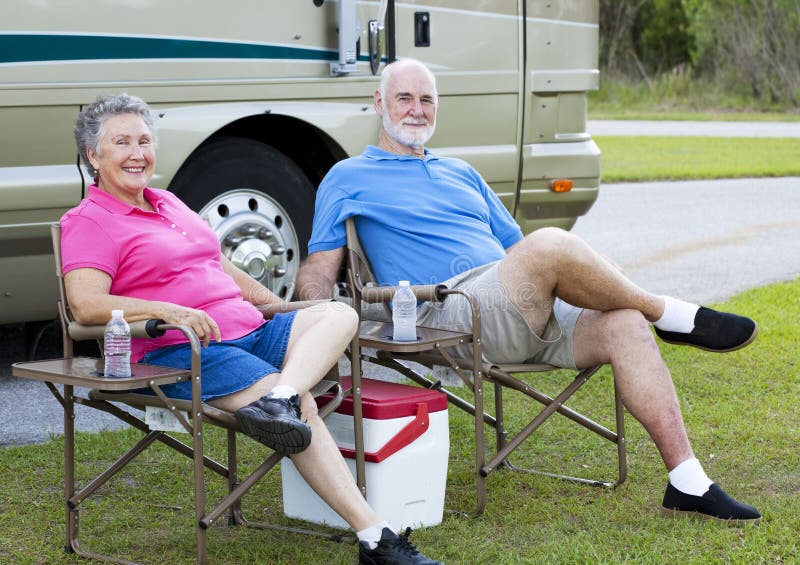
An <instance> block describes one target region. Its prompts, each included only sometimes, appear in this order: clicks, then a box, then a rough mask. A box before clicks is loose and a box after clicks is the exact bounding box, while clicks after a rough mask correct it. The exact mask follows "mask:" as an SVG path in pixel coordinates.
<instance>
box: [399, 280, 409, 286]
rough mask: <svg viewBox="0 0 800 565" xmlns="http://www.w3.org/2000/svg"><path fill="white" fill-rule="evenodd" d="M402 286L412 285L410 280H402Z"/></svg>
mask: <svg viewBox="0 0 800 565" xmlns="http://www.w3.org/2000/svg"><path fill="white" fill-rule="evenodd" d="M400 286H410V285H409V282H408V281H400Z"/></svg>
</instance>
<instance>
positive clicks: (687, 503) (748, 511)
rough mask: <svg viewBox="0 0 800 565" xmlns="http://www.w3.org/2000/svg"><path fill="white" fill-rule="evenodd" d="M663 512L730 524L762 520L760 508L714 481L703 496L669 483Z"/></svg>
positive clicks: (753, 522)
mask: <svg viewBox="0 0 800 565" xmlns="http://www.w3.org/2000/svg"><path fill="white" fill-rule="evenodd" d="M661 506H662V509H661V510H662V512H664V513H665V514H671V515H680V514H686V515H693V516H696V517H698V518H708V519H712V520H719V521H720V522H725V523H728V524H734V525H737V524H755V523H758V522H760V521H761V514H759V512H758V510H756V509H755V508H753V507H752V506H750V505H748V504H744V503H742V502H739V501H738V500H735V499H733V498H732V497H731V496H729V495H728V494H727V493H726V492H725V491H724V490H722V487H720V486H719V485H718V484H717V483H713V484H712V485H711V486H710V487H708V490H707V491H706V492H705V493H704V494H703V496H692V495H691V494H686V493H683V492H681V491H679V490H678V489H676V488H675V487H674V486H672V483H667V491H666V492H665V493H664V502H663V503H662V504H661Z"/></svg>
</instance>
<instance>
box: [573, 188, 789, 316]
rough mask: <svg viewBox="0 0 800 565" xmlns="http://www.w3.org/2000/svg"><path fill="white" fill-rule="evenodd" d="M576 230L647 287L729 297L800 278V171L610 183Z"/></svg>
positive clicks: (702, 298) (704, 297)
mask: <svg viewBox="0 0 800 565" xmlns="http://www.w3.org/2000/svg"><path fill="white" fill-rule="evenodd" d="M573 231H574V232H575V233H577V234H579V235H581V236H582V237H584V238H585V239H586V240H588V241H589V242H590V243H591V244H592V246H593V247H594V248H595V249H597V250H598V251H600V252H601V253H603V254H605V255H606V256H608V257H610V258H612V259H613V260H614V261H616V262H617V263H618V264H619V265H620V266H621V267H623V269H625V272H626V273H627V274H628V276H629V277H630V278H631V279H632V280H634V281H635V282H636V283H638V284H640V285H642V286H643V287H645V288H647V289H650V290H652V291H654V292H658V293H662V294H673V295H675V296H680V297H683V298H686V299H688V300H692V301H695V302H700V303H710V302H717V301H723V300H725V299H727V298H729V297H731V296H732V295H734V294H737V293H739V292H742V291H744V290H746V289H749V288H754V287H758V286H763V285H766V284H769V283H772V282H776V281H782V280H791V279H794V278H796V277H798V276H800V177H792V178H772V179H736V180H720V181H691V182H671V183H626V184H606V185H603V188H602V190H601V191H600V196H599V197H598V200H597V202H596V203H595V205H594V206H593V207H592V209H591V210H590V211H589V213H588V214H587V215H586V216H583V217H582V218H579V219H578V221H577V223H576V224H575V227H574V228H573Z"/></svg>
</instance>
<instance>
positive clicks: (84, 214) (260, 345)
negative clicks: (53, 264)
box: [61, 94, 439, 564]
mask: <svg viewBox="0 0 800 565" xmlns="http://www.w3.org/2000/svg"><path fill="white" fill-rule="evenodd" d="M75 140H76V142H77V145H78V150H79V152H80V155H81V158H82V160H83V162H84V164H85V166H86V168H87V170H88V171H89V173H90V174H91V176H92V177H93V178H94V184H92V185H91V186H89V189H88V194H87V196H86V198H84V199H83V201H81V203H80V204H79V205H78V206H76V207H75V208H73V209H72V210H70V211H68V212H67V213H66V214H64V216H63V217H62V218H61V227H62V236H61V248H62V260H63V271H64V273H65V276H64V283H65V286H66V291H67V299H68V301H69V304H70V308H71V309H72V312H73V314H74V316H75V319H76V320H77V321H78V322H81V323H84V324H104V323H105V322H107V321H108V319H109V316H110V312H111V311H112V310H116V309H119V310H124V311H125V317H126V319H127V320H128V321H136V320H145V319H152V318H156V319H162V320H165V321H166V322H169V323H173V324H182V325H186V326H189V327H191V328H192V329H193V330H194V331H195V333H196V334H197V335H198V337H199V338H200V339H201V340H202V341H203V344H204V346H205V347H204V349H203V352H202V366H201V370H202V373H203V384H202V394H203V400H204V401H205V402H208V403H209V404H211V405H213V406H216V407H218V408H221V409H224V410H228V411H231V412H234V413H235V415H236V419H237V421H238V422H239V424H240V425H241V427H242V429H243V430H244V431H245V433H247V434H248V435H250V436H251V437H253V438H255V439H257V440H258V441H260V442H261V443H263V444H265V445H267V446H269V447H271V448H273V449H275V450H277V451H280V452H283V453H286V454H287V455H289V456H290V457H291V458H292V461H293V462H294V464H295V466H296V467H297V469H298V471H299V472H300V474H301V475H302V476H303V478H304V479H305V480H306V482H308V484H309V485H310V486H311V487H312V488H313V489H314V490H315V491H316V492H317V493H318V494H319V495H320V497H321V498H322V499H323V500H325V501H326V502H327V503H328V504H329V505H330V506H331V508H333V509H334V510H335V511H336V512H338V513H339V515H341V516H342V518H344V519H345V520H346V521H347V522H348V524H350V526H351V527H352V528H353V529H354V530H355V531H356V532H357V533H358V538H359V562H360V563H370V564H384V563H387V564H388V563H409V564H411V563H415V564H429V563H439V562H438V561H433V560H430V559H428V558H427V557H425V556H424V555H422V554H421V553H419V551H418V550H417V549H416V548H415V547H414V545H413V544H411V542H409V541H408V535H407V534H406V535H402V536H399V535H397V534H396V533H395V532H394V531H392V529H391V528H390V527H389V525H388V524H387V523H386V522H385V521H382V520H381V519H380V518H379V517H378V516H377V515H376V514H375V512H374V511H373V510H372V509H371V508H370V507H369V505H368V504H367V502H366V501H365V500H364V498H363V497H362V496H361V494H360V492H359V490H358V488H357V487H356V484H355V482H354V481H353V478H352V476H351V475H350V472H349V470H348V468H347V465H346V464H345V462H344V459H342V456H341V454H340V453H339V449H338V448H337V446H336V444H335V442H334V441H333V438H332V437H331V435H330V433H329V432H328V430H327V428H326V427H325V424H324V422H323V421H322V419H321V418H319V415H318V414H317V410H316V404H315V402H314V399H313V398H312V396H311V395H310V394H309V392H308V391H309V390H310V389H311V387H313V386H314V385H315V384H316V383H317V382H319V381H320V380H321V379H322V377H323V376H324V375H325V374H326V373H327V371H328V370H329V369H330V368H331V367H332V366H333V365H334V364H335V363H336V361H337V360H338V359H339V357H340V356H341V354H342V352H343V351H344V349H345V347H346V346H347V343H348V342H349V341H350V339H351V338H352V337H353V334H354V332H355V331H356V324H357V317H356V315H355V312H354V311H353V310H351V309H350V308H348V307H346V306H344V305H341V304H338V303H334V302H329V303H323V304H318V305H315V306H313V307H310V308H306V309H302V310H297V311H294V312H290V313H286V314H276V315H275V317H274V318H273V319H272V320H270V321H265V320H264V319H263V316H262V315H261V313H260V311H259V310H258V309H257V308H256V307H255V305H258V304H268V303H272V302H278V301H280V298H278V297H277V296H276V295H274V294H273V293H272V292H270V291H269V290H268V289H267V288H265V287H264V286H262V285H261V284H259V283H258V282H257V281H256V280H254V279H253V278H251V277H250V276H249V275H247V274H246V273H244V272H243V271H241V270H239V269H237V268H236V267H235V266H234V265H233V264H232V263H231V262H230V261H229V260H228V259H227V258H226V257H225V256H224V255H222V253H221V251H220V247H219V242H218V240H217V238H216V235H215V234H214V232H213V231H212V230H211V229H210V228H209V226H208V225H207V224H206V222H205V221H204V220H203V219H202V218H200V216H198V215H197V214H196V213H194V212H193V211H192V210H190V209H189V208H188V207H187V206H186V205H184V204H183V203H182V202H181V201H180V200H179V199H178V198H177V197H176V196H174V195H173V194H171V193H170V192H167V191H165V190H159V189H155V188H149V187H148V184H149V182H150V179H151V178H152V176H153V169H154V167H155V162H156V156H155V147H156V128H155V121H154V118H153V116H152V114H151V112H150V109H149V107H148V106H147V104H145V103H144V102H143V101H142V100H141V99H139V98H136V97H134V96H129V95H127V94H122V95H119V96H113V97H104V98H99V99H98V100H97V101H96V102H95V103H93V104H91V105H90V106H88V107H87V108H86V109H85V110H84V111H83V112H81V113H80V115H79V117H78V121H77V124H76V126H75ZM185 341H186V340H185V338H184V337H183V335H182V334H181V333H180V332H175V331H172V332H167V333H166V334H165V335H164V336H163V337H160V338H156V339H152V340H151V339H134V340H132V347H131V349H132V351H131V359H132V360H133V361H140V362H144V363H152V364H157V365H164V366H171V367H178V368H188V367H189V366H190V348H189V345H188V344H187V343H185ZM164 388H165V392H166V393H167V394H169V395H171V396H173V397H177V398H189V396H190V387H189V386H188V383H176V384H174V385H169V387H164Z"/></svg>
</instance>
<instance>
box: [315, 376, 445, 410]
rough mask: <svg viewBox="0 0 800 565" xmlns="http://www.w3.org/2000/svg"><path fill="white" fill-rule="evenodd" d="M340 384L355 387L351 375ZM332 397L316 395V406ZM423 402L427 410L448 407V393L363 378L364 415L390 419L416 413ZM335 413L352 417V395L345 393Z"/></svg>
mask: <svg viewBox="0 0 800 565" xmlns="http://www.w3.org/2000/svg"><path fill="white" fill-rule="evenodd" d="M341 383H342V388H343V389H344V390H345V391H348V390H350V388H351V387H352V383H351V379H350V377H341ZM332 398H333V395H331V394H324V395H322V396H320V397H318V398H317V405H318V406H319V407H322V406H325V405H326V404H327V403H328V402H330V401H331V399H332ZM423 402H424V403H426V404H427V405H428V412H439V411H440V410H447V396H445V394H444V393H443V392H439V391H436V390H429V389H427V388H422V387H419V386H410V385H404V384H400V383H387V382H385V381H377V380H375V379H366V378H362V379H361V405H362V413H363V417H364V418H369V419H371V420H391V419H393V418H404V417H406V416H415V415H416V414H417V404H420V403H423ZM336 412H338V413H339V414H346V415H348V416H352V415H353V397H352V396H346V397H345V399H344V400H343V401H342V404H341V405H340V406H339V407H338V408H337V409H336Z"/></svg>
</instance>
